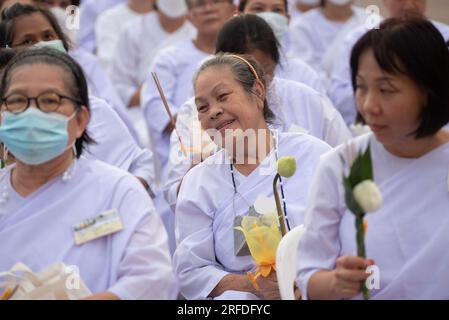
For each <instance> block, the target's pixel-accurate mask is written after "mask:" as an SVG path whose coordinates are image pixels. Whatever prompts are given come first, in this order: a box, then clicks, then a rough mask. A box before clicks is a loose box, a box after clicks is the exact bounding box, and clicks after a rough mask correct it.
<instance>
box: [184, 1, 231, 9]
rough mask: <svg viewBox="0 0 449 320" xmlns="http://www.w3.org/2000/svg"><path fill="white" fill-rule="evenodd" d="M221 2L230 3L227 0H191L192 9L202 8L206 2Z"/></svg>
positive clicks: (212, 3) (214, 3) (218, 3)
mask: <svg viewBox="0 0 449 320" xmlns="http://www.w3.org/2000/svg"><path fill="white" fill-rule="evenodd" d="M223 3H230V1H229V0H196V1H192V9H202V8H203V7H205V6H206V4H211V5H220V4H223Z"/></svg>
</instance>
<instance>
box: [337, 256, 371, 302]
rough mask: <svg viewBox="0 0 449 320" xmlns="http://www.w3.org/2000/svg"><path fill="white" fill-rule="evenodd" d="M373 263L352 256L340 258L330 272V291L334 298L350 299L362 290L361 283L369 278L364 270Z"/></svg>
mask: <svg viewBox="0 0 449 320" xmlns="http://www.w3.org/2000/svg"><path fill="white" fill-rule="evenodd" d="M373 264H374V261H373V260H370V259H363V258H360V257H354V256H342V257H339V258H338V259H337V261H336V267H335V269H334V270H333V271H332V273H331V274H332V277H331V290H332V294H333V295H334V296H335V297H336V298H352V297H355V296H356V295H358V294H359V293H360V291H361V290H362V286H361V282H365V280H366V279H367V278H368V277H369V276H370V274H369V273H367V272H366V268H367V267H368V266H370V265H373Z"/></svg>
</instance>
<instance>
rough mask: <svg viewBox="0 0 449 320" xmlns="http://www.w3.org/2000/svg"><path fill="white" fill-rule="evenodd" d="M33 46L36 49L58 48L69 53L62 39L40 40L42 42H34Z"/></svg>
mask: <svg viewBox="0 0 449 320" xmlns="http://www.w3.org/2000/svg"><path fill="white" fill-rule="evenodd" d="M32 48H36V49H39V48H52V49H55V50H58V51H60V52H64V53H67V51H66V50H65V48H64V44H63V43H62V41H61V40H51V41H40V42H38V43H36V44H34V45H33V47H32Z"/></svg>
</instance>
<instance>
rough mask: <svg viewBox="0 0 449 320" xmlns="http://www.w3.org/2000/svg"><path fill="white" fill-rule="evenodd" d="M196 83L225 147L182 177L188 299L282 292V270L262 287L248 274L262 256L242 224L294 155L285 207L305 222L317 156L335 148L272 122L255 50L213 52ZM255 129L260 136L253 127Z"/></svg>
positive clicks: (208, 122)
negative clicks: (251, 248)
mask: <svg viewBox="0 0 449 320" xmlns="http://www.w3.org/2000/svg"><path fill="white" fill-rule="evenodd" d="M194 88H195V102H196V105H197V109H198V117H199V120H200V122H201V126H202V127H203V129H205V130H206V131H207V132H208V133H209V134H210V136H211V138H212V139H213V140H214V142H215V143H216V144H217V145H220V146H222V147H223V148H222V149H221V150H220V151H218V152H217V153H215V154H214V155H213V156H211V157H209V158H208V159H207V160H206V161H204V162H202V163H201V164H199V165H197V166H196V167H194V168H193V169H192V170H190V171H189V172H188V173H187V174H186V176H185V177H184V180H183V182H182V185H181V189H180V192H179V198H178V202H177V206H176V213H175V219H176V233H177V241H178V247H177V249H176V252H175V255H174V264H175V268H176V272H177V274H178V276H179V281H180V289H181V293H182V294H183V295H184V296H185V297H186V298H187V299H205V298H217V299H226V298H231V299H260V298H262V299H277V298H279V290H278V286H277V282H276V275H275V274H272V275H271V276H269V277H268V278H263V279H261V278H259V280H258V284H259V286H260V288H261V290H259V291H257V290H255V289H254V288H253V286H252V284H251V282H250V281H249V279H248V278H247V276H246V272H247V271H250V270H254V269H255V264H254V262H253V260H252V258H251V256H250V255H249V253H247V250H245V249H244V248H245V246H246V245H245V243H244V240H243V239H242V238H239V234H238V232H239V231H238V232H237V233H235V232H234V227H235V226H237V225H239V224H240V222H239V221H240V220H241V219H242V217H244V216H246V215H248V214H249V212H250V211H251V212H252V213H254V210H255V209H254V206H253V205H254V204H255V203H256V200H258V199H261V198H262V197H265V198H266V197H272V196H273V189H272V182H273V177H274V174H275V166H274V165H273V164H274V163H275V162H276V159H277V158H278V157H282V156H287V155H288V156H294V157H295V158H296V161H297V166H298V168H300V169H299V170H298V173H297V174H296V175H295V176H293V177H292V178H289V179H287V180H286V181H283V187H282V189H281V191H282V193H283V194H284V196H285V200H284V206H283V207H284V215H286V216H287V211H288V219H289V221H290V227H293V226H296V225H299V224H301V223H302V222H303V211H304V208H305V204H306V199H307V195H308V190H309V183H310V181H311V179H312V175H313V173H314V171H315V166H316V163H317V161H318V159H319V157H320V155H321V154H323V153H324V152H326V151H327V150H329V149H330V148H329V146H328V145H327V144H326V143H325V142H322V141H321V140H318V139H316V138H314V137H312V136H309V135H306V134H301V133H284V132H277V131H271V130H269V128H268V125H267V121H270V119H271V118H272V116H273V114H272V113H271V111H270V109H269V107H268V104H267V100H266V97H265V93H266V91H265V88H266V82H265V78H264V74H263V71H262V68H261V67H260V65H259V64H258V63H257V62H256V61H255V60H254V59H252V58H250V57H248V56H237V55H226V54H225V55H223V54H218V55H217V56H215V57H214V58H211V59H210V60H208V61H206V62H205V63H204V64H203V65H202V66H201V68H200V70H199V71H198V74H197V76H196V78H195V81H194ZM251 132H252V133H254V134H255V138H254V139H252V138H250V137H249V136H250V134H249V135H248V136H246V135H245V134H247V133H251ZM242 133H243V134H242ZM234 146H236V147H234ZM239 147H240V148H239ZM262 207H265V206H262ZM268 207H269V206H268ZM268 207H265V209H266V208H268ZM256 209H257V210H259V212H258V213H259V214H262V213H264V212H263V210H262V209H263V208H262V209H260V208H259V207H258V206H257V205H256Z"/></svg>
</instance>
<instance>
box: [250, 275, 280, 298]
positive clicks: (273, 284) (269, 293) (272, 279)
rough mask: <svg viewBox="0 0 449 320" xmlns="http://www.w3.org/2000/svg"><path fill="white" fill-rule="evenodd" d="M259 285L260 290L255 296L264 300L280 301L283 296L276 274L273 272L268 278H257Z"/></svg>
mask: <svg viewBox="0 0 449 320" xmlns="http://www.w3.org/2000/svg"><path fill="white" fill-rule="evenodd" d="M256 281H257V284H258V285H259V288H260V290H257V291H255V294H256V295H257V296H258V297H259V298H260V299H262V300H280V299H281V294H280V292H279V286H278V279H277V276H276V272H272V273H271V274H270V275H269V276H268V277H266V278H265V277H262V276H260V277H259V278H257V280H256Z"/></svg>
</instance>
